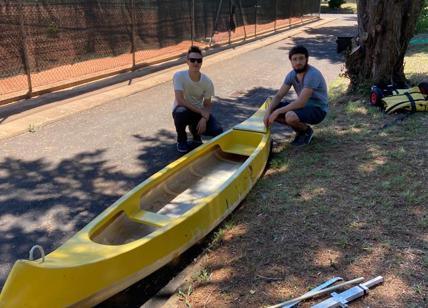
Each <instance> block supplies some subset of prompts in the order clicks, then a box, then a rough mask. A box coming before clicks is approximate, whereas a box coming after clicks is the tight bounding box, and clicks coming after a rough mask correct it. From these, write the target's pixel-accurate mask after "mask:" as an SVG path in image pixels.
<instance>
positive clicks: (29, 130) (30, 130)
mask: <svg viewBox="0 0 428 308" xmlns="http://www.w3.org/2000/svg"><path fill="white" fill-rule="evenodd" d="M28 132H29V133H35V132H36V125H34V124H30V125H28Z"/></svg>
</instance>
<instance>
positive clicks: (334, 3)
mask: <svg viewBox="0 0 428 308" xmlns="http://www.w3.org/2000/svg"><path fill="white" fill-rule="evenodd" d="M345 3H346V1H345V0H330V1H328V7H329V8H331V9H339V8H340V7H341V5H342V4H345Z"/></svg>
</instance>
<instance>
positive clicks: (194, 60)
mask: <svg viewBox="0 0 428 308" xmlns="http://www.w3.org/2000/svg"><path fill="white" fill-rule="evenodd" d="M189 61H190V62H191V63H196V62H198V63H202V58H199V59H196V58H189Z"/></svg>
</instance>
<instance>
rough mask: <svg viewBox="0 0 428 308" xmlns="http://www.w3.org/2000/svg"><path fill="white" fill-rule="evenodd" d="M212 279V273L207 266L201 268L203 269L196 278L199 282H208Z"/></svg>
mask: <svg viewBox="0 0 428 308" xmlns="http://www.w3.org/2000/svg"><path fill="white" fill-rule="evenodd" d="M210 279H211V273H210V272H209V270H207V269H206V268H204V269H201V271H200V272H199V273H198V275H197V277H196V280H197V281H198V282H208V281H210Z"/></svg>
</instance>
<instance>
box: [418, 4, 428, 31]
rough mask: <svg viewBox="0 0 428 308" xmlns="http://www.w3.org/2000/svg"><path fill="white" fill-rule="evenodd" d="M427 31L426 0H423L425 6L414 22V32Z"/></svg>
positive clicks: (427, 5)
mask: <svg viewBox="0 0 428 308" xmlns="http://www.w3.org/2000/svg"><path fill="white" fill-rule="evenodd" d="M426 31H428V0H425V6H424V8H423V9H422V12H421V14H420V15H419V18H418V21H417V23H416V33H421V32H426Z"/></svg>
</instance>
